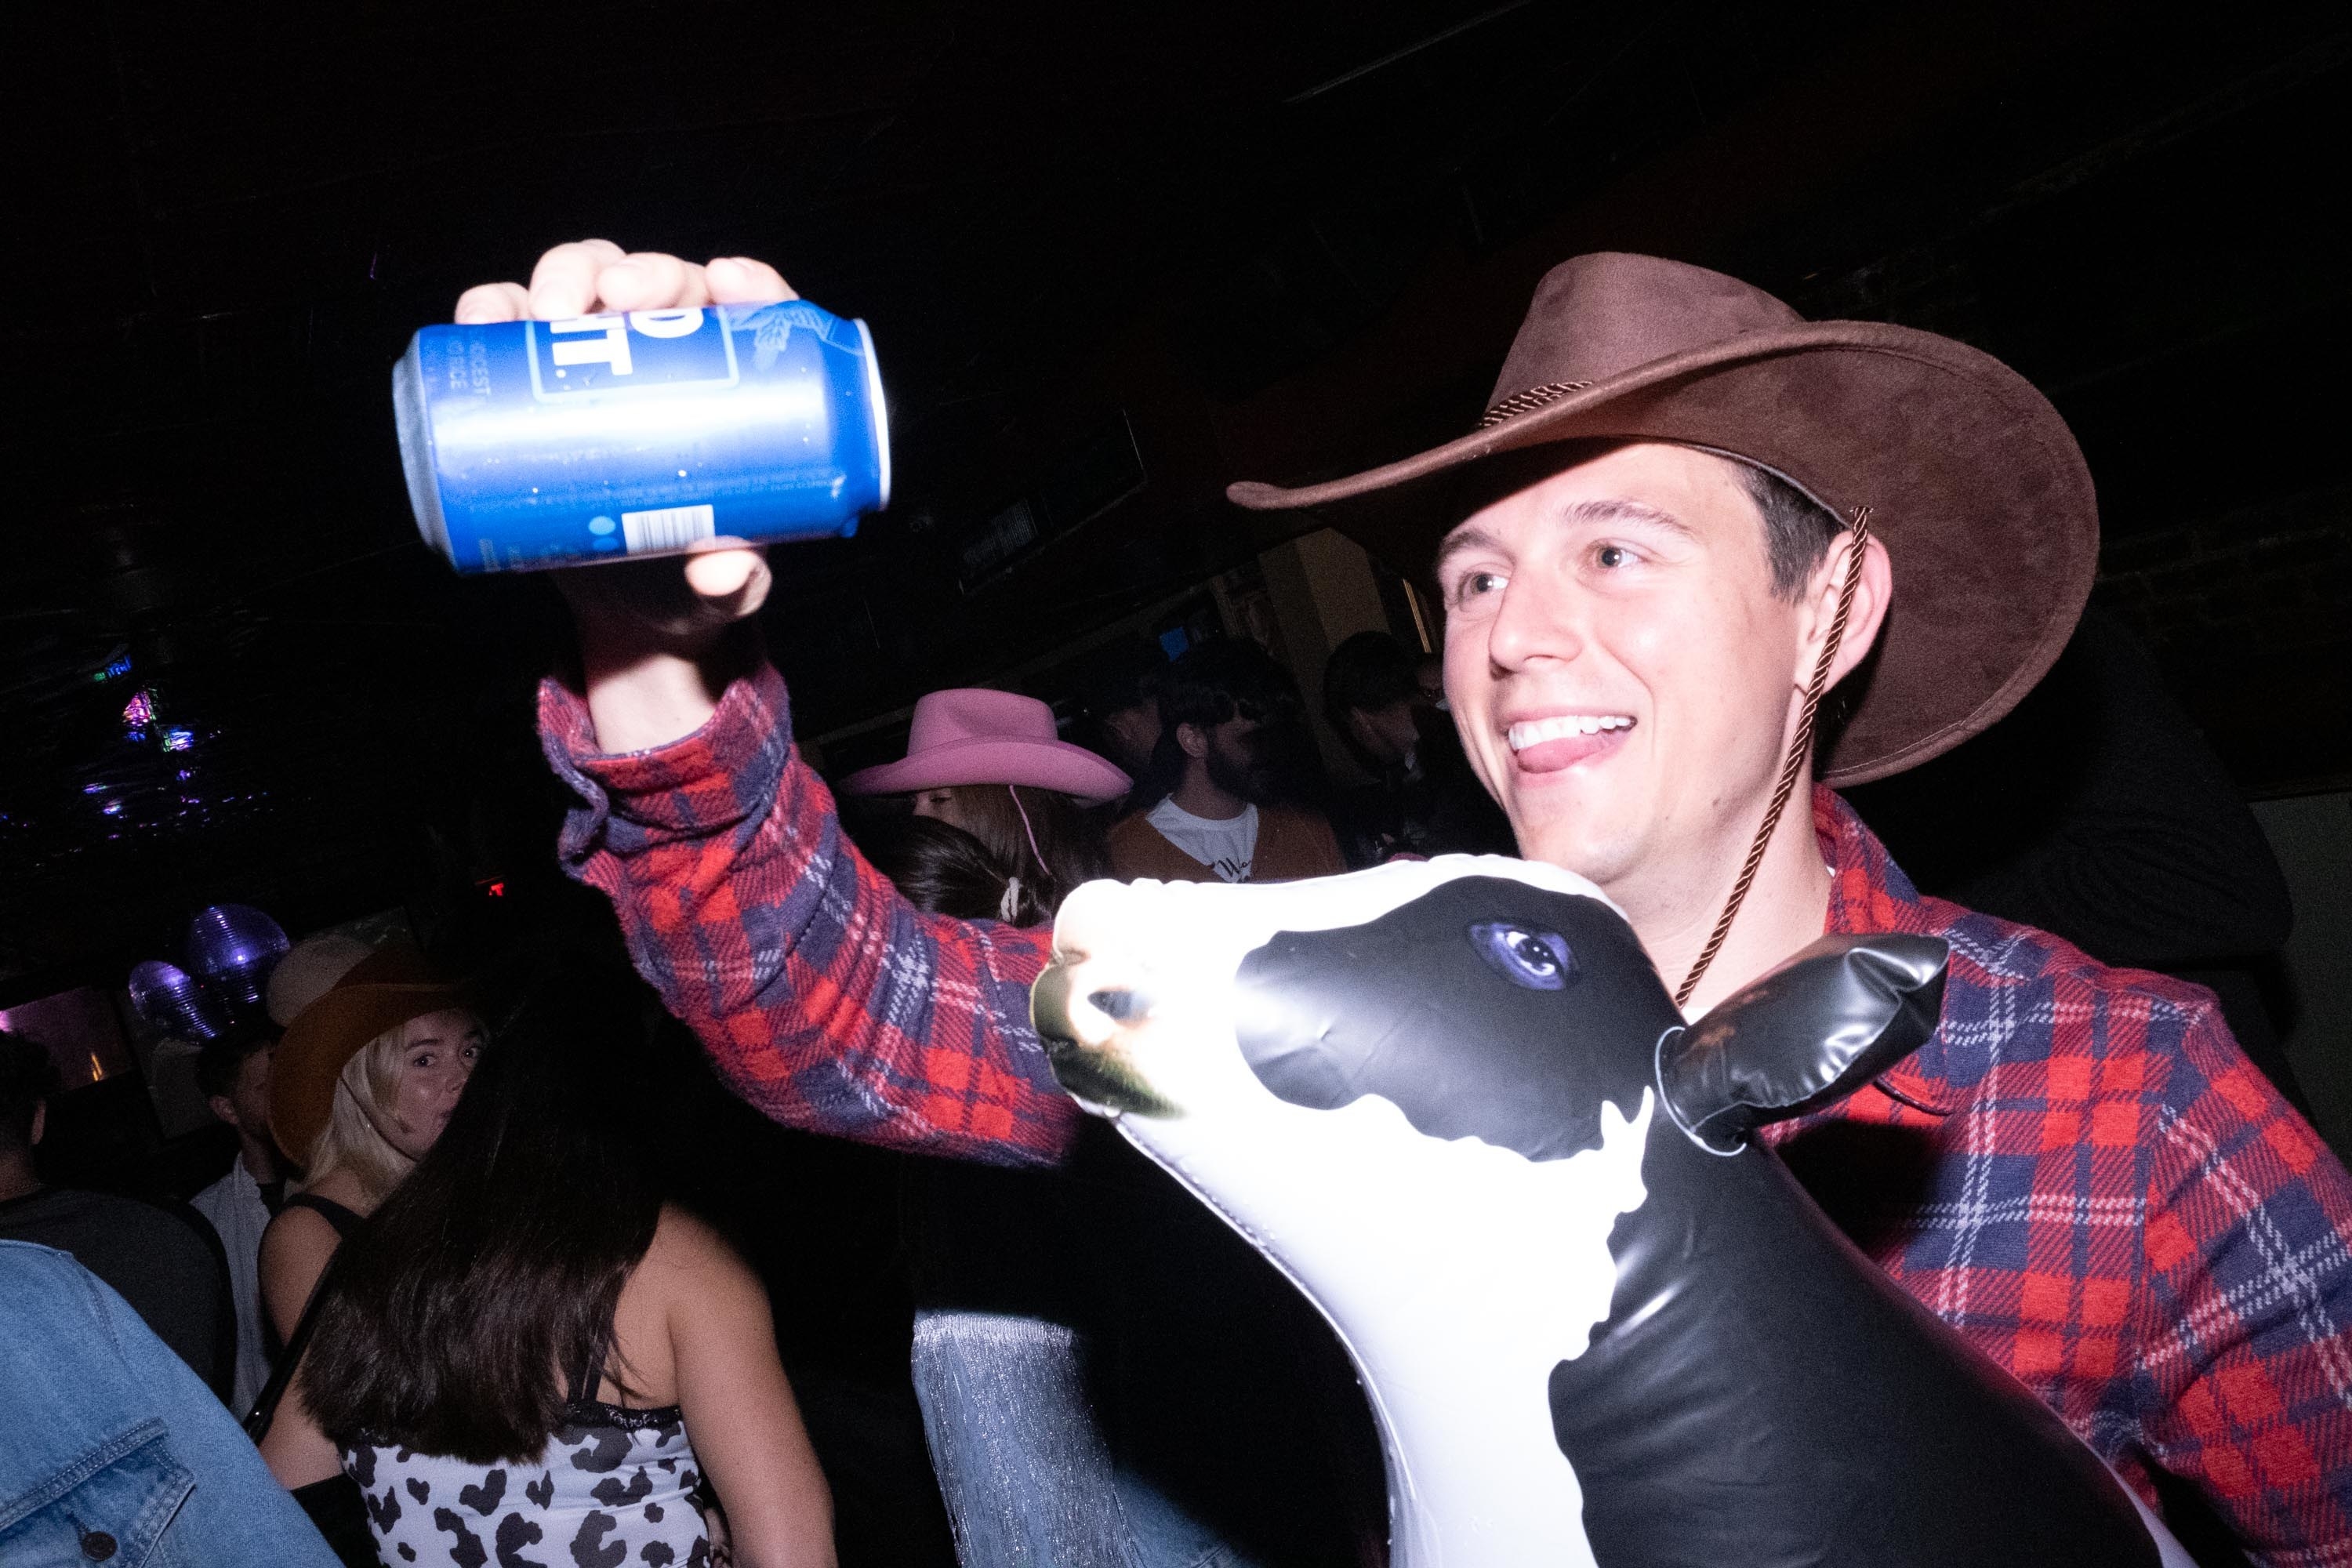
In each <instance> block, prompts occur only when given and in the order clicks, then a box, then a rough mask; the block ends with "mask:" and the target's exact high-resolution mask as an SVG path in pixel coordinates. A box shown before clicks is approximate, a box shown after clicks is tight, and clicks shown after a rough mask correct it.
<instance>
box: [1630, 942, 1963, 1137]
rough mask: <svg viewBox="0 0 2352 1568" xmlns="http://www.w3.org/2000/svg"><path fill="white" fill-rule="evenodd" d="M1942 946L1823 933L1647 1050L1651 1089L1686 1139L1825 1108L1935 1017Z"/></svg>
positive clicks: (1923, 1035)
mask: <svg viewBox="0 0 2352 1568" xmlns="http://www.w3.org/2000/svg"><path fill="white" fill-rule="evenodd" d="M1950 956H1951V948H1950V945H1949V944H1948V943H1947V942H1944V941H1943V940H1942V939H1941V938H1938V937H1931V936H1901V935H1895V934H1892V933H1882V934H1879V935H1875V936H1825V937H1823V938H1822V940H1821V941H1819V942H1815V943H1813V945H1812V946H1811V947H1809V948H1807V949H1805V950H1804V952H1801V953H1799V954H1797V956H1796V957H1794V958H1792V959H1790V961H1789V962H1788V963H1785V964H1783V965H1781V966H1780V968H1779V969H1776V970H1774V971H1773V972H1772V973H1769V974H1768V975H1766V976H1765V977H1764V978H1763V979H1761V980H1759V981H1758V982H1756V984H1753V985H1750V986H1748V988H1747V989H1746V990H1744V991H1741V992H1739V993H1738V994H1736V995H1734V996H1732V997H1730V998H1729V999H1728V1000H1727V1001H1726V1002H1724V1003H1723V1004H1722V1005H1720V1006H1717V1008H1716V1009H1715V1010H1714V1011H1713V1012H1711V1013H1709V1014H1707V1016H1706V1017H1704V1018H1702V1019H1700V1020H1699V1021H1698V1022H1697V1023H1696V1024H1695V1025H1693V1026H1690V1027H1689V1028H1687V1029H1676V1030H1671V1031H1669V1032H1668V1033H1667V1035H1666V1037H1665V1038H1664V1039H1663V1040H1661V1041H1660V1042H1659V1043H1658V1092H1659V1095H1660V1096H1661V1098H1663V1099H1664V1100H1665V1103H1666V1108H1667V1110H1668V1111H1669V1112H1671V1113H1672V1115H1673V1116H1674V1119H1675V1121H1676V1122H1677V1123H1679V1124H1680V1125H1681V1127H1682V1130H1683V1131H1685V1132H1686V1133H1688V1134H1690V1136H1691V1138H1692V1139H1693V1140H1694V1141H1696V1142H1698V1143H1700V1144H1702V1145H1704V1146H1705V1147H1706V1148H1708V1149H1711V1150H1713V1151H1714V1152H1717V1153H1718V1154H1730V1153H1736V1152H1738V1150H1739V1149H1740V1148H1741V1147H1743V1146H1744V1145H1745V1144H1746V1143H1747V1142H1748V1133H1749V1132H1750V1131H1754V1130H1755V1129H1756V1128H1758V1127H1760V1126H1762V1125H1763V1124H1764V1123H1766V1122H1768V1121H1781V1120H1783V1119H1784V1118H1787V1117H1790V1116H1796V1115H1799V1114H1801V1113H1802V1112H1804V1111H1808V1110H1814V1109H1815V1108H1817V1107H1820V1106H1823V1105H1828V1104H1830V1103H1832V1102H1833V1101H1835V1100H1842V1099H1843V1098H1844V1097H1845V1096H1847V1095H1849V1094H1851V1093H1853V1091H1854V1090H1855V1089H1860V1088H1861V1087H1862V1086H1863V1085H1864V1084H1865V1083H1867V1082H1869V1081H1870V1080H1871V1079H1874V1078H1876V1077H1877V1076H1878V1075H1879V1074H1880V1073H1882V1072H1885V1070H1886V1069H1887V1068H1890V1067H1893V1066H1894V1065H1895V1063H1896V1062H1899V1061H1901V1060H1902V1059H1903V1058H1905V1057H1907V1056H1909V1055H1910V1054H1911V1053H1912V1052H1913V1051H1916V1050H1917V1049H1918V1048H1919V1047H1921V1046H1923V1045H1925V1044H1927V1037H1928V1036H1930V1035H1932V1034H1934V1033H1935V1032H1936V1026H1937V1022H1938V1021H1939V1020H1940V1019H1941V1018H1942V1016H1943V1010H1944V966H1945V963H1946V962H1947V961H1948V959H1949V957H1950Z"/></svg>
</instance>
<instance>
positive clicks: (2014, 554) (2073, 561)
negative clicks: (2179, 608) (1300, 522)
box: [1226, 321, 2099, 784]
mask: <svg viewBox="0 0 2352 1568" xmlns="http://www.w3.org/2000/svg"><path fill="white" fill-rule="evenodd" d="M1585 439H1612V440H1647V441H1664V442H1672V443H1675V444H1678V445H1683V446H1694V447H1706V448H1709V449H1712V450H1715V451H1717V452H1720V453H1723V454H1726V455H1727V456H1731V457H1736V458H1742V459H1745V460H1747V461H1748V462H1751V463H1755V464H1758V465H1759V466H1761V467H1763V468H1769V469H1771V470H1773V471H1774V472H1776V473H1778V474H1780V475H1781V476H1783V477H1784V478H1786V479H1789V480H1790V482H1791V483H1793V484H1795V485H1796V486H1798V487H1799V488H1800V489H1803V490H1805V491H1806V492H1807V493H1808V494H1810V495H1811V496H1812V497H1813V498H1814V499H1815V500H1819V501H1821V502H1822V504H1823V505H1824V506H1826V507H1828V508H1830V510H1832V511H1834V512H1836V513H1838V514H1839V515H1840V516H1841V517H1843V518H1851V517H1852V515H1853V511H1854V510H1855V509H1856V508H1859V507H1864V506H1866V507H1868V508H1870V511H1871V530H1872V531H1873V533H1874V535H1875V536H1876V537H1878V538H1879V539H1880V540H1882V541H1883V542H1885V546H1886V552H1887V557H1888V560H1889V562H1890V563H1891V564H1892V566H1893V570H1894V579H1895V593H1894V598H1893V602H1892V604H1891V605H1890V606H1889V608H1888V612H1887V616H1886V621H1885V628H1884V630H1883V631H1882V633H1881V635H1880V640H1879V647H1878V650H1877V653H1876V656H1875V657H1874V658H1873V659H1872V660H1870V661H1868V663H1866V664H1865V666H1864V668H1863V669H1862V670H1861V671H1859V672H1858V673H1857V674H1856V675H1855V676H1853V677H1852V678H1850V679H1849V681H1848V685H1849V686H1853V685H1854V684H1855V683H1857V682H1859V683H1861V684H1860V686H1859V689H1856V690H1853V691H1842V692H1841V693H1840V696H1841V699H1842V700H1843V701H1844V703H1845V704H1846V705H1847V708H1848V716H1847V717H1846V718H1845V720H1844V722H1843V727H1842V728H1840V729H1839V730H1838V731H1836V733H1835V735H1834V737H1833V738H1832V740H1831V742H1829V746H1828V750H1827V753H1826V755H1825V757H1824V759H1823V763H1822V780H1823V782H1825V783H1828V784H1862V783H1865V782H1867V781H1869V780H1871V779H1876V778H1883V777H1885V776H1886V775H1887V774H1889V773H1900V772H1902V771H1903V770H1904V769H1906V768H1909V767H1914V766H1916V765H1917V764H1918V763H1923V762H1926V761H1927V759H1928V758H1930V757H1934V756H1937V755H1938V754H1940V753H1941V752H1947V751H1949V750H1950V749H1951V748H1952V747H1954V746H1957V745H1958V744H1959V743H1960V742H1962V741H1965V740H1967V739H1968V738H1969V736H1971V735H1974V734H1977V733H1979V731H1983V730H1985V729H1986V728H1988V727H1989V726H1990V725H1991V724H1992V723H1993V722H1994V721H1997V720H1999V719H2000V717H2001V716H2002V715H2003V714H2005V713H2007V712H2008V711H2009V710H2011V708H2013V707H2015V706H2016V705H2017V703H2018V701H2019V700H2021V698H2022V697H2023V696H2024V695H2025V693H2026V692H2028V691H2029V690H2031V689H2032V688H2033V685H2034V683H2035V682H2036V681H2038V680H2040V679H2042V676H2043V674H2045V673H2046V672H2047V671H2048V670H2049V668H2050V666H2051V665H2052V663H2053V662H2054V661H2055V660H2056V659H2057V658H2058V655H2059V653H2060V651H2061V650H2062V649H2063V647H2065V645H2066V639H2067V638H2068V637H2070V636H2071V635H2072V634H2073V631H2074V624H2075V622H2076V620H2077V619H2079V618H2080V616H2081V615H2082V610H2083V605H2084V602H2085V601H2086V600H2087V599H2088V598H2089V596H2090V591H2091V584H2092V580H2093V578H2094V576H2095V574H2096V572H2097V567H2098V547H2099V529H2098V506H2097V501H2096V498H2095V494H2094V491H2093V489H2092V486H2091V476H2090V472H2089V470H2088V469H2087V468H2085V467H2084V462H2083V457H2082V452H2081V450H2080V448H2078V447H2076V445H2075V443H2074V436H2073V434H2072V433H2071V432H2070V431H2069V430H2068V429H2067V428H2066V425H2065V422H2064V421H2063V419H2061V418H2060V417H2059V416H2058V412H2057V410H2056V409H2054V408H2053V407H2052V406H2051V405H2050V403H2049V400H2048V399H2047V398H2045V397H2043V396H2042V395H2041V393H2039V392H2037V391H2036V390H2034V388H2033V387H2032V384H2030V383H2028V382H2027V381H2026V380H2025V379H2024V378H2023V377H2022V376H2021V375H2019V374H2017V373H2016V372H2015V371H2012V370H2011V369H2010V368H2009V367H2008V366H2007V365H2005V364H2002V363H2000V361H1999V360H1996V359H1994V358H1992V357H1991V356H1990V355H1989V354H1985V353H1979V352H1978V351H1977V350H1975V349H1971V348H1969V347H1968V346H1967V345H1966V344H1963V343H1958V342H1953V341H1952V340H1950V339H1948V338H1942V337H1937V336H1936V335H1934V334H1932V333H1928V332H1922V331H1914V330H1912V329H1910V328H1906V327H1896V326H1888V325H1885V324H1884V323H1878V322H1867V321H1820V322H1811V323H1807V324H1804V325H1801V326H1795V327H1788V328H1781V329H1776V330H1772V331H1757V332H1748V333H1743V334H1741V335H1739V336H1738V337H1735V338H1731V339H1728V340H1727V341H1725V342H1720V343H1716V344H1711V345H1709V346H1707V347H1706V348H1705V349H1701V350H1695V351H1692V352H1690V353H1681V354H1675V355H1670V356H1668V357H1666V358H1664V359H1660V360H1655V361H1653V362H1652V363H1648V364H1645V365H1641V366H1638V367H1636V368H1635V369H1633V370H1631V371H1627V372H1625V373H1624V374H1621V375H1617V376H1614V377H1612V378H1610V379H1608V380H1604V381H1601V382H1596V383H1595V384H1593V385H1592V386H1591V387H1589V388H1586V389H1583V390H1581V391H1579V392H1576V393H1572V394H1570V395H1567V396H1564V397H1562V398H1560V399H1559V401H1557V402H1554V403H1550V404H1547V405H1544V406H1542V407H1540V408H1538V409H1536V410H1534V411H1532V412H1529V413H1527V414H1522V415H1518V416H1515V417H1513V418H1510V419H1507V420H1505V421H1503V422H1501V423H1500V424H1497V425H1496V426H1491V427H1489V428H1486V429H1482V430H1479V431H1477V432H1475V433H1474V434H1472V435H1469V436H1465V437H1461V438H1460V439H1458V440H1454V441H1449V442H1447V443H1445V444H1444V445H1443V446H1439V447H1431V448H1430V449H1429V450H1427V451H1424V452H1421V453H1418V454H1416V455H1414V456H1412V457H1410V458H1405V459H1403V460H1402V461H1401V462H1395V463H1389V464H1384V465H1382V466H1381V467H1380V468H1370V469H1367V470H1366V471H1364V472H1362V473H1359V474H1353V475H1350V476H1349V477H1347V478H1344V479H1334V480H1331V481H1329V482H1328V483H1324V484H1317V485H1307V486H1302V487H1299V488H1296V489H1285V488H1282V487H1279V486H1276V485H1268V484H1258V483H1252V482H1244V483H1241V484H1236V485H1234V486H1232V487H1231V488H1230V489H1228V490H1227V491H1226V494H1227V495H1228V496H1229V497H1230V498H1231V499H1232V500H1234V502H1236V503H1237V504H1239V505H1241V506H1244V507H1246V508H1249V509H1250V510H1255V511H1267V512H1273V511H1289V510H1300V511H1304V512H1307V513H1309V514H1311V515H1312V517H1313V519H1314V521H1317V522H1320V523H1328V525H1329V526H1332V527H1334V528H1337V529H1339V531H1341V532H1343V533H1346V534H1348V535H1349V536H1350V537H1351V538H1354V539H1355V540H1356V541H1357V542H1359V543H1360V544H1361V545H1363V546H1364V548H1365V549H1366V550H1368V551H1370V552H1371V553H1373V554H1375V555H1377V556H1380V557H1381V559H1383V560H1385V561H1386V562H1387V563H1389V564H1390V565H1391V566H1393V567H1396V568H1397V569H1398V570H1400V571H1404V572H1409V573H1412V574H1416V575H1426V574H1427V571H1428V569H1429V564H1430V561H1431V558H1432V556H1433V552H1434V551H1435V549H1436V547H1437V544H1438V542H1439V541H1440V540H1442V539H1443V538H1444V534H1445V532H1446V531H1447V530H1448V529H1450V528H1451V527H1452V526H1453V524H1454V522H1456V521H1460V520H1459V519H1458V518H1455V517H1453V516H1450V515H1448V514H1447V512H1446V510H1445V506H1444V502H1445V500H1446V499H1447V497H1446V494H1445V488H1444V486H1442V485H1439V484H1434V483H1433V482H1431V481H1433V480H1436V479H1439V478H1440V477H1441V476H1445V475H1450V474H1454V473H1457V472H1459V471H1460V470H1462V469H1463V468H1465V467H1466V466H1468V465H1471V464H1475V463H1476V462H1478V461H1479V460H1480V459H1482V458H1492V457H1497V456H1500V455H1501V454H1504V453H1507V452H1517V451H1523V450H1526V449H1527V448H1529V447H1538V446H1542V445H1545V444H1547V443H1552V442H1560V441H1572V440H1585Z"/></svg>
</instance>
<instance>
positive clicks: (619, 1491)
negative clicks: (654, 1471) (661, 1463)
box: [588, 1469, 654, 1508]
mask: <svg viewBox="0 0 2352 1568" xmlns="http://www.w3.org/2000/svg"><path fill="white" fill-rule="evenodd" d="M653 1489H654V1479H653V1477H651V1476H649V1475H647V1474H646V1472H645V1471H644V1470H643V1469H639V1470H638V1471H637V1472H636V1473H635V1475H633V1476H631V1477H630V1478H629V1482H628V1485H626V1486H623V1485H622V1484H621V1478H620V1477H618V1476H606V1477H605V1478H604V1479H603V1480H601V1481H598V1482H597V1483H596V1484H595V1485H594V1486H593V1487H591V1488H590V1489H589V1490H588V1495H589V1496H590V1497H593V1498H594V1499H595V1500H597V1501H598V1502H601V1503H603V1504H604V1506H605V1507H606V1508H627V1507H629V1506H630V1505H631V1504H633V1503H635V1501H637V1500H638V1499H640V1498H643V1497H645V1496H646V1494H647V1493H649V1492H651V1491H652V1490H653Z"/></svg>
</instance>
